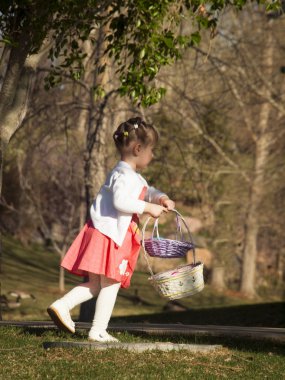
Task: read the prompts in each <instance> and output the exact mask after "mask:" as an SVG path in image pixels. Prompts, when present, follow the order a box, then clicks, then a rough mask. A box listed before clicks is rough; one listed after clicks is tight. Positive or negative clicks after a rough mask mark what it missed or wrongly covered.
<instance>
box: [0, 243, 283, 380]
mask: <svg viewBox="0 0 285 380" xmlns="http://www.w3.org/2000/svg"><path fill="white" fill-rule="evenodd" d="M3 246H4V248H3V268H2V275H1V283H2V294H6V295H8V293H9V292H10V291H14V290H21V291H25V292H27V293H32V294H33V295H34V296H35V297H36V300H35V301H33V300H31V299H26V300H23V301H22V303H21V306H20V307H18V308H16V309H12V310H6V311H4V312H3V317H4V320H8V319H14V320H47V319H48V316H47V314H46V307H47V306H48V305H49V304H50V303H51V302H52V301H53V300H54V299H56V298H57V297H58V296H59V295H60V294H59V292H58V289H57V281H58V261H59V260H58V257H57V256H56V255H55V254H54V253H52V252H49V251H47V250H44V249H42V248H41V247H38V246H33V247H26V248H23V247H22V246H21V245H19V244H18V242H16V241H14V240H13V239H11V238H9V239H8V238H3ZM147 277H148V275H147V274H146V273H142V272H136V273H135V275H134V277H133V281H132V286H131V288H130V289H128V290H125V291H120V295H119V297H118V302H117V304H116V307H115V310H114V314H113V318H112V320H111V322H116V323H118V322H119V321H123V322H126V321H131V322H136V321H140V322H141V321H145V322H154V323H158V322H159V323H167V322H171V323H187V324H204V323H205V324H224V325H241V326H243V325H244V326H272V327H285V310H284V302H282V300H280V299H276V298H274V297H272V298H270V299H269V298H267V299H258V300H255V302H253V301H248V300H246V299H243V298H240V297H238V296H237V295H236V296H234V297H233V296H230V295H229V294H215V293H214V292H213V291H212V290H211V289H210V288H209V287H206V288H205V290H204V291H203V292H201V293H199V294H197V295H195V296H193V297H190V298H186V299H183V300H181V304H183V305H184V306H185V307H187V308H188V310H186V311H183V312H169V311H166V310H165V309H164V307H165V305H166V303H167V301H166V300H164V299H162V298H160V297H159V296H158V295H157V294H156V292H155V291H154V290H153V288H152V287H151V285H150V284H149V283H148V280H147ZM76 283H78V279H77V278H76V277H74V276H69V275H68V276H67V289H69V288H70V287H72V286H74V285H75V284H76ZM135 289H138V290H139V295H140V297H141V298H142V299H143V300H144V301H145V302H146V304H143V305H138V304H136V303H135V302H133V301H132V300H131V297H130V296H131V295H134V291H135ZM8 297H9V296H8ZM9 299H11V298H9ZM77 314H78V309H76V310H75V311H74V313H73V317H74V318H75V319H76V316H77ZM114 335H115V336H116V337H118V338H119V339H120V341H122V342H152V341H171V342H173V343H200V344H211V343H212V344H221V345H222V346H223V347H222V348H221V349H219V350H218V351H215V352H211V353H207V354H201V353H191V352H188V351H179V352H177V351H172V352H160V351H152V352H150V351H149V352H145V353H139V354H138V353H132V352H128V351H124V350H118V349H109V350H107V351H93V350H85V349H80V348H68V349H67V348H55V349H50V350H44V349H43V347H42V344H43V342H44V341H56V340H65V341H66V340H70V341H86V339H87V331H78V332H76V334H75V335H73V336H71V335H68V334H65V333H62V332H59V331H57V330H44V329H40V328H12V327H1V328H0V363H1V365H0V379H13V380H14V379H21V380H22V379H84V380H85V379H176V378H177V379H179V380H180V379H194V378H195V379H220V378H225V379H272V380H273V379H274V380H275V379H278V380H279V379H285V375H284V374H285V360H284V355H285V347H284V344H283V345H282V344H277V343H273V342H262V341H258V342H255V341H247V340H238V339H235V338H232V339H221V338H219V339H218V338H207V337H181V336H180V337H178V336H170V337H166V336H149V335H133V334H128V333H117V334H114Z"/></svg>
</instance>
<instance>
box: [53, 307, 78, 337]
mask: <svg viewBox="0 0 285 380" xmlns="http://www.w3.org/2000/svg"><path fill="white" fill-rule="evenodd" d="M47 312H48V314H49V316H50V317H51V319H52V320H53V322H54V323H55V325H56V326H57V327H58V328H59V329H61V330H64V331H66V332H70V333H73V334H74V333H75V323H74V322H73V320H72V319H71V316H70V313H69V309H68V308H67V306H66V305H65V304H64V302H62V301H61V300H57V301H55V302H54V303H53V304H51V305H50V306H49V307H48V308H47Z"/></svg>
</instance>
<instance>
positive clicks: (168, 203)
mask: <svg viewBox="0 0 285 380" xmlns="http://www.w3.org/2000/svg"><path fill="white" fill-rule="evenodd" d="M159 203H160V204H161V206H164V207H166V208H167V210H173V209H174V208H175V202H174V201H173V200H171V199H170V198H168V196H167V195H163V196H162V197H161V198H160V199H159Z"/></svg>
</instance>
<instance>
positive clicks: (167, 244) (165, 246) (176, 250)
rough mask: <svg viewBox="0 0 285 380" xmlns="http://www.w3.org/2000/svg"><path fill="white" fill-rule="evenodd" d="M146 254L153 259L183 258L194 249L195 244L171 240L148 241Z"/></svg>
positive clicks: (145, 242) (145, 244)
mask: <svg viewBox="0 0 285 380" xmlns="http://www.w3.org/2000/svg"><path fill="white" fill-rule="evenodd" d="M144 246H145V250H146V252H147V253H148V254H149V255H150V256H152V257H160V258H177V257H183V256H185V255H186V254H187V252H188V251H189V250H191V249H193V248H194V244H193V243H192V242H189V241H179V240H171V239H163V238H162V239H158V238H152V239H146V240H145V241H144Z"/></svg>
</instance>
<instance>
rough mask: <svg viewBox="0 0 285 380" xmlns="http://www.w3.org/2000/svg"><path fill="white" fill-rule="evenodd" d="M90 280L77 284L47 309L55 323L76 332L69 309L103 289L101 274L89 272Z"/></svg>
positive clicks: (66, 329)
mask: <svg viewBox="0 0 285 380" xmlns="http://www.w3.org/2000/svg"><path fill="white" fill-rule="evenodd" d="M88 275H89V281H88V282H85V283H84V284H81V285H79V286H76V287H75V288H73V289H71V290H70V292H68V293H67V294H65V295H64V296H63V297H62V298H60V299H58V300H57V301H55V302H54V303H53V304H52V305H50V306H49V307H48V309H47V312H48V314H49V315H50V317H51V319H52V320H53V321H54V323H55V324H56V325H57V326H58V327H59V328H61V329H63V330H65V331H68V332H73V333H74V332H75V324H74V322H73V321H72V319H71V316H70V313H69V311H70V310H71V309H73V308H74V307H75V306H77V305H79V304H80V303H82V302H85V301H88V300H90V299H91V298H93V297H95V296H97V294H98V293H99V291H100V289H101V284H100V275H96V274H94V273H89V274H88Z"/></svg>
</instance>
